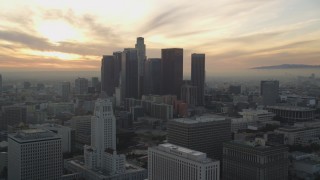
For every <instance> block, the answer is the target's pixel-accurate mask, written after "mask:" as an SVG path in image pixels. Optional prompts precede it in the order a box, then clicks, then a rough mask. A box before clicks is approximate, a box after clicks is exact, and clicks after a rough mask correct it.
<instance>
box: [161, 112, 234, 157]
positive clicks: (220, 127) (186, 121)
mask: <svg viewBox="0 0 320 180" xmlns="http://www.w3.org/2000/svg"><path fill="white" fill-rule="evenodd" d="M167 127H168V135H167V138H168V142H169V143H171V144H176V145H179V146H183V147H186V148H189V149H193V150H196V151H200V152H204V153H207V155H208V157H210V158H212V159H218V160H222V143H224V142H227V141H230V140H231V121H230V120H229V119H226V118H225V117H220V116H213V115H210V116H209V115H208V116H200V117H195V118H179V119H174V120H172V121H169V122H168V125H167Z"/></svg>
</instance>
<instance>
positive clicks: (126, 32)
mask: <svg viewBox="0 0 320 180" xmlns="http://www.w3.org/2000/svg"><path fill="white" fill-rule="evenodd" d="M319 5H320V2H318V1H316V0H308V1H302V0H292V1H290V2H289V1H284V0H277V1H276V0H272V1H267V2H264V1H259V0H249V1H245V0H228V1H222V0H221V1H216V2H215V3H212V1H201V3H197V2H190V1H181V0H177V1H144V0H141V1H137V2H131V1H123V0H121V1H115V2H109V3H108V4H107V3H104V4H101V2H99V1H90V2H86V1H79V2H77V4H74V2H71V1H55V2H48V1H38V0H33V1H28V2H24V1H19V0H16V1H10V2H6V3H3V4H2V6H3V11H1V12H0V15H1V16H0V20H1V22H2V24H1V25H0V43H1V46H0V70H1V71H17V70H18V71H19V70H31V71H33V70H35V71H37V70H58V71H59V70H67V71H68V70H70V71H71V70H90V71H91V70H94V71H95V70H97V71H98V70H99V68H100V65H101V56H102V55H104V54H112V52H114V51H122V50H123V48H127V47H134V41H135V39H136V37H138V36H142V37H144V38H145V44H146V48H147V49H146V55H147V57H148V58H159V57H160V56H161V49H165V48H174V47H176V48H183V49H184V69H185V70H184V72H185V73H187V74H190V71H191V68H190V66H191V54H192V53H205V54H206V59H207V60H206V71H207V75H210V73H212V71H233V70H239V69H248V68H251V67H256V66H268V65H278V64H302V63H304V64H310V65H316V64H319V59H320V51H319V49H318V47H319V46H320V18H319V17H320V12H319V11H318V8H317V7H319ZM177 27H178V28H177Z"/></svg>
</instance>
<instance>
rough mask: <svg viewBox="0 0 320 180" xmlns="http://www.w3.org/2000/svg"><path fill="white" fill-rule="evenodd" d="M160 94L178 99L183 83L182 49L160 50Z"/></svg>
mask: <svg viewBox="0 0 320 180" xmlns="http://www.w3.org/2000/svg"><path fill="white" fill-rule="evenodd" d="M161 59H162V66H161V71H162V73H161V74H162V94H164V95H166V94H172V95H176V96H177V97H178V99H179V98H180V88H181V85H182V81H183V49H180V48H170V49H161Z"/></svg>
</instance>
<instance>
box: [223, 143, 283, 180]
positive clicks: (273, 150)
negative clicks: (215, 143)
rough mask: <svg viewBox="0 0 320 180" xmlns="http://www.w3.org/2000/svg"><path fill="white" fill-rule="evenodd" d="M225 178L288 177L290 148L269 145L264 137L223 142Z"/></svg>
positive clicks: (226, 179) (242, 179)
mask: <svg viewBox="0 0 320 180" xmlns="http://www.w3.org/2000/svg"><path fill="white" fill-rule="evenodd" d="M223 179H225V180H234V179H237V180H247V179H257V180H271V179H288V148H287V147H286V146H268V145H266V144H265V142H264V140H263V139H259V138H258V139H255V141H254V142H247V141H231V142H226V143H224V144H223Z"/></svg>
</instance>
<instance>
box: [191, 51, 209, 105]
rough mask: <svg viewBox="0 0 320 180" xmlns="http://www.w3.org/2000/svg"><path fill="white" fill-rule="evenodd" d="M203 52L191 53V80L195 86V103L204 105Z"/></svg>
mask: <svg viewBox="0 0 320 180" xmlns="http://www.w3.org/2000/svg"><path fill="white" fill-rule="evenodd" d="M205 78H206V77H205V54H192V55H191V81H192V84H193V85H194V86H196V87H197V94H198V95H197V105H199V106H203V105H204V85H205Z"/></svg>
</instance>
